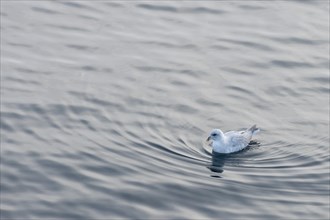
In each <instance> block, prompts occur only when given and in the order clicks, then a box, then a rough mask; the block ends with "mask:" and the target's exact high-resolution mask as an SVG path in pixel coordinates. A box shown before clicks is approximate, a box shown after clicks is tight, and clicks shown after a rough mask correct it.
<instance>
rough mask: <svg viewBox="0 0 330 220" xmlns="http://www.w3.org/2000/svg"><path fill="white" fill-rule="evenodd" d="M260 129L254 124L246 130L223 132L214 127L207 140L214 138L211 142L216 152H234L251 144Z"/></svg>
mask: <svg viewBox="0 0 330 220" xmlns="http://www.w3.org/2000/svg"><path fill="white" fill-rule="evenodd" d="M259 131H260V130H259V128H257V127H256V125H253V126H252V127H250V128H248V129H246V130H244V131H229V132H226V133H223V132H222V131H221V130H220V129H213V130H212V131H211V133H210V136H209V137H208V138H207V141H209V140H212V143H211V144H210V145H211V146H212V148H213V151H214V152H216V153H224V154H228V153H233V152H237V151H240V150H242V149H244V148H245V147H246V146H248V145H249V143H250V141H251V139H252V136H253V135H255V134H256V133H258V132H259Z"/></svg>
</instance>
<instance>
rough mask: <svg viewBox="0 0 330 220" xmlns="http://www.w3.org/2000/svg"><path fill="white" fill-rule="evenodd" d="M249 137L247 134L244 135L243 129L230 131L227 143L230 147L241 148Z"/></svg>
mask: <svg viewBox="0 0 330 220" xmlns="http://www.w3.org/2000/svg"><path fill="white" fill-rule="evenodd" d="M226 134H227V133H226ZM250 139H251V138H249V135H246V133H245V132H244V131H238V132H230V134H229V136H228V143H230V144H229V145H230V147H231V148H235V149H243V148H244V147H246V146H247V145H248V144H249V142H250Z"/></svg>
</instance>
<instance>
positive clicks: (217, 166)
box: [207, 140, 260, 178]
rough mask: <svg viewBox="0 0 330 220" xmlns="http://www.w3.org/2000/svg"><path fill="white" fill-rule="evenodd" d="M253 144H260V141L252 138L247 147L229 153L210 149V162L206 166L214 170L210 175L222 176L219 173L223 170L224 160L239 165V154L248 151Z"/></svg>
mask: <svg viewBox="0 0 330 220" xmlns="http://www.w3.org/2000/svg"><path fill="white" fill-rule="evenodd" d="M253 146H260V143H259V142H257V141H254V140H253V141H251V142H250V143H249V146H248V147H247V148H245V149H243V150H241V151H239V152H235V153H231V154H221V153H217V152H214V151H212V164H211V165H209V166H207V168H208V169H210V170H211V171H212V172H214V174H212V175H211V177H215V178H222V177H221V176H220V174H222V173H223V172H224V167H225V164H226V162H229V163H230V164H231V165H234V164H235V165H239V164H240V158H241V156H242V155H243V154H244V153H246V152H247V151H249V150H250V149H251V147H253Z"/></svg>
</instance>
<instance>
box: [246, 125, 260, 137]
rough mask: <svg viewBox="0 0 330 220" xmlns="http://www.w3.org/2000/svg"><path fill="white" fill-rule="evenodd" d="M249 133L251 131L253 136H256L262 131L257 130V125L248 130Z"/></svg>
mask: <svg viewBox="0 0 330 220" xmlns="http://www.w3.org/2000/svg"><path fill="white" fill-rule="evenodd" d="M248 131H250V132H251V133H252V135H255V134H257V133H258V132H259V131H260V129H259V128H257V125H253V126H252V127H251V128H249V129H248Z"/></svg>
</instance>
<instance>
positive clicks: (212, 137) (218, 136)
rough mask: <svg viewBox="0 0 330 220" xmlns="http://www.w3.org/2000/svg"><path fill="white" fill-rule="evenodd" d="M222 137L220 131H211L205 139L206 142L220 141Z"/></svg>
mask: <svg viewBox="0 0 330 220" xmlns="http://www.w3.org/2000/svg"><path fill="white" fill-rule="evenodd" d="M222 137H223V133H222V131H221V130H220V129H213V130H212V131H211V133H210V135H209V136H208V138H207V139H206V141H210V140H212V141H217V140H221V139H222Z"/></svg>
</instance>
